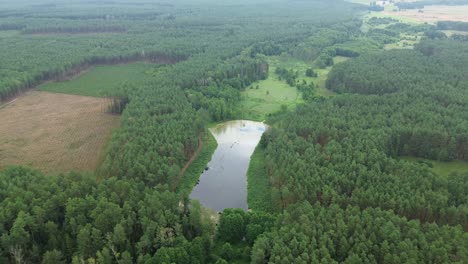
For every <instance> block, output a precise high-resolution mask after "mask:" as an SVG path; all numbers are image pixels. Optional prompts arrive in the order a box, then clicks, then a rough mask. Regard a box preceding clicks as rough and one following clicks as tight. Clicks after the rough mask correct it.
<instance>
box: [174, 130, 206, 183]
mask: <svg viewBox="0 0 468 264" xmlns="http://www.w3.org/2000/svg"><path fill="white" fill-rule="evenodd" d="M202 148H203V140H202V139H201V135H200V136H198V149H197V151H195V153H193V155H192V157H191V158H190V160H189V161H187V163H185V166H184V167H183V168H182V170H181V171H180V173H179V182H180V180H181V179H182V176H184V174H185V172H186V171H187V169H188V168H189V167H190V165H191V164H192V162H193V161H194V160H195V159H196V158H197V157H198V155H199V154H200V152H201V150H202Z"/></svg>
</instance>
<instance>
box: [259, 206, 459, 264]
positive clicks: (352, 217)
mask: <svg viewBox="0 0 468 264" xmlns="http://www.w3.org/2000/svg"><path fill="white" fill-rule="evenodd" d="M271 229H272V231H271V232H267V233H265V234H264V235H262V236H260V237H259V239H257V241H256V242H255V244H254V246H253V248H252V262H251V263H256V264H263V263H304V264H306V263H411V262H414V263H463V262H465V261H466V260H467V259H468V251H467V245H468V238H467V236H466V234H465V233H464V232H463V230H462V229H461V228H451V227H447V226H443V227H440V226H437V225H435V224H420V223H419V222H417V221H408V220H407V219H405V218H403V217H399V216H396V215H395V214H393V213H391V212H388V211H383V210H381V209H366V210H363V211H361V210H360V209H359V208H357V207H353V206H348V207H347V208H346V209H340V208H339V207H338V206H335V205H333V206H330V207H328V208H326V207H322V206H319V205H314V206H312V205H310V204H309V203H301V204H298V205H294V206H291V207H289V208H288V210H286V212H284V213H283V214H281V215H280V216H279V217H278V220H277V221H276V223H275V225H274V227H273V228H271Z"/></svg>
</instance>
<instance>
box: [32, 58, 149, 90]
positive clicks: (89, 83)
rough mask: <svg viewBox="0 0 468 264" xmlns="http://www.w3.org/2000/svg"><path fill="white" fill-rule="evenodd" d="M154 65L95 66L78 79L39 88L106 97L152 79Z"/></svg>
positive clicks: (49, 83) (45, 84)
mask: <svg viewBox="0 0 468 264" xmlns="http://www.w3.org/2000/svg"><path fill="white" fill-rule="evenodd" d="M153 67H155V66H154V65H151V64H148V63H143V62H139V63H131V64H117V65H102V66H95V67H92V68H91V69H89V70H88V71H86V72H84V73H83V74H81V75H79V76H78V77H76V78H72V79H70V80H66V81H63V82H48V83H44V84H42V85H40V86H39V89H40V90H42V91H48V92H55V93H67V94H76V95H86V96H94V97H105V96H109V95H112V94H113V93H115V92H116V91H117V90H118V89H119V88H120V87H121V86H122V85H124V84H125V83H131V84H135V83H142V82H145V81H146V80H148V79H150V78H151V74H150V72H151V69H152V68H153Z"/></svg>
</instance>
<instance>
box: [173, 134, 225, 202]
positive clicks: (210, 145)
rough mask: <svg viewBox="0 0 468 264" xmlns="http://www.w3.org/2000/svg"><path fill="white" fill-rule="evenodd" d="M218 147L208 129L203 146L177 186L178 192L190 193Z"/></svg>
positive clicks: (184, 194) (182, 193) (187, 194)
mask: <svg viewBox="0 0 468 264" xmlns="http://www.w3.org/2000/svg"><path fill="white" fill-rule="evenodd" d="M217 147H218V143H216V139H215V138H214V137H213V135H212V134H211V133H210V132H209V131H206V132H205V135H204V138H203V148H202V150H201V151H200V153H199V154H198V156H197V158H196V159H195V160H194V161H193V162H192V164H190V166H189V167H188V169H187V171H186V172H185V174H184V175H183V177H182V180H181V182H180V184H179V186H178V187H177V191H176V192H177V193H179V194H181V195H183V196H189V195H190V193H191V192H192V189H193V187H195V185H196V184H197V181H198V179H199V178H200V175H201V174H202V172H203V170H204V169H205V167H206V164H208V162H209V161H210V160H211V157H212V156H213V153H214V151H215V150H216V148H217Z"/></svg>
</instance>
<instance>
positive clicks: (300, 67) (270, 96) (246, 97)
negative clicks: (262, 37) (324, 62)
mask: <svg viewBox="0 0 468 264" xmlns="http://www.w3.org/2000/svg"><path fill="white" fill-rule="evenodd" d="M348 59H349V58H346V57H341V56H336V57H334V58H333V61H334V63H335V64H337V63H340V62H343V61H346V60H348ZM269 65H270V69H269V74H268V79H266V80H262V81H259V82H255V83H253V84H252V85H251V86H250V87H247V88H246V90H245V91H244V92H242V96H243V100H242V103H241V109H242V111H243V116H242V118H244V119H250V120H257V121H263V120H265V119H266V117H267V116H268V115H269V114H272V113H275V112H278V111H280V110H281V107H282V106H286V107H287V109H294V107H296V105H298V104H300V103H302V102H303V99H302V94H301V92H300V91H298V90H297V88H296V87H291V86H289V85H288V84H287V83H286V82H285V81H282V80H280V79H279V77H278V75H277V74H276V73H275V70H276V68H277V67H282V68H286V69H292V70H295V71H297V72H298V76H299V77H298V78H297V80H298V81H302V80H305V81H307V82H311V81H312V82H314V83H315V84H316V85H317V86H318V87H317V88H316V94H317V95H319V96H325V97H326V96H332V95H334V94H335V93H334V92H332V91H330V90H327V89H326V88H325V81H326V80H327V76H328V73H329V72H330V70H331V69H332V67H333V66H330V67H327V68H325V69H319V68H316V67H313V66H312V65H313V63H311V64H308V63H306V62H304V61H301V60H298V59H294V58H291V57H286V56H284V57H282V56H273V57H270V58H269ZM311 67H312V68H314V71H315V72H316V73H317V75H318V76H317V77H315V78H312V77H306V76H305V72H306V70H307V69H308V68H311ZM257 85H258V89H257Z"/></svg>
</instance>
